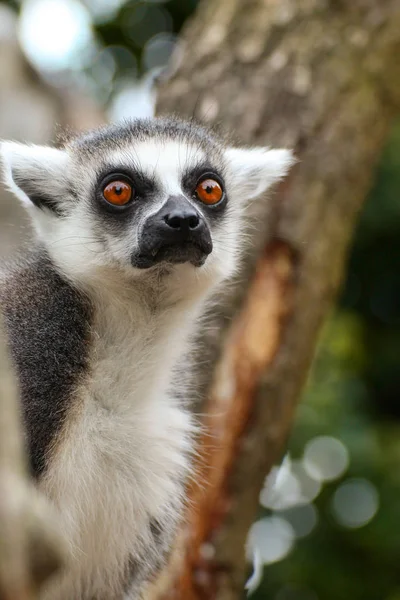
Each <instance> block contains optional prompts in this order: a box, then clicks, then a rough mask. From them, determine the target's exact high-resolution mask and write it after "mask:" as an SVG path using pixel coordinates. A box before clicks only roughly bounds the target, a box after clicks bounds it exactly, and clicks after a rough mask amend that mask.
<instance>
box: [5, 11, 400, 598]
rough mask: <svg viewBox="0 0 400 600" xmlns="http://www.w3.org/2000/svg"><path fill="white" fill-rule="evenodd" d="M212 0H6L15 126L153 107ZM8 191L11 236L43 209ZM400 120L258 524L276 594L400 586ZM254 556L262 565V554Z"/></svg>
mask: <svg viewBox="0 0 400 600" xmlns="http://www.w3.org/2000/svg"><path fill="white" fill-rule="evenodd" d="M196 4H197V0H169V1H168V0H164V1H163V0H147V1H140V2H139V1H132V0H128V1H124V0H86V1H85V2H84V1H83V0H81V1H79V0H25V1H22V2H16V1H9V2H1V1H0V138H13V139H21V140H26V141H33V142H39V143H42V142H47V141H49V140H51V139H54V136H56V135H57V131H58V129H57V127H62V128H64V127H66V126H68V125H69V126H71V127H77V128H79V127H87V126H91V125H95V124H97V123H98V122H101V121H102V120H109V119H112V120H117V119H121V118H124V117H129V116H148V115H151V114H152V112H153V105H154V94H153V91H152V82H153V81H154V79H155V78H156V77H158V76H160V74H161V75H162V72H163V69H164V68H165V67H166V65H167V64H168V61H169V58H170V56H171V54H172V52H173V51H175V59H178V60H179V54H178V50H177V49H176V39H177V35H178V34H179V31H180V29H181V27H182V26H183V24H184V23H185V20H186V19H187V18H188V17H189V16H190V15H191V13H192V12H193V10H194V9H195V7H196ZM15 206H16V205H15V203H14V201H13V200H11V198H10V196H9V195H6V194H5V192H4V190H2V191H0V252H1V253H2V254H3V255H4V254H11V253H12V252H13V251H14V249H15V247H16V246H17V245H18V244H19V243H20V240H21V239H22V238H23V237H24V236H25V235H26V233H27V228H28V225H27V224H26V222H25V221H24V217H23V216H22V214H21V212H20V211H19V210H18V209H17V208H16V207H15ZM399 465H400V123H393V129H392V132H391V135H390V137H389V139H388V140H387V145H386V148H385V150H384V153H383V155H382V159H381V164H380V168H379V170H378V173H377V176H376V181H375V185H374V187H373V189H372V191H371V193H370V195H369V197H368V199H367V202H366V204H365V207H364V211H363V213H362V215H361V219H360V224H359V227H358V230H357V232H356V236H355V239H354V243H353V247H352V251H351V255H350V258H349V263H348V270H347V277H346V281H345V284H344V288H343V292H342V295H341V297H340V299H339V301H338V303H337V306H336V308H335V310H334V311H333V313H332V315H331V318H330V320H329V322H328V323H327V324H326V327H325V330H324V333H323V336H322V339H321V342H320V346H319V351H318V355H317V358H316V361H315V365H314V369H313V372H312V374H311V377H310V379H309V382H308V385H307V388H306V391H305V394H304V398H303V401H302V403H301V405H300V407H299V409H298V412H297V418H296V422H295V426H294V429H293V432H292V436H291V439H290V443H289V448H288V454H287V455H286V458H285V460H284V463H283V465H282V466H281V467H280V468H279V469H278V468H277V469H276V470H275V472H273V473H271V475H270V476H269V478H268V479H267V481H266V483H265V489H264V490H263V492H262V493H261V496H260V516H259V520H258V521H257V522H256V523H255V524H254V526H253V528H252V530H251V531H250V533H249V542H248V557H249V564H253V566H254V568H255V571H254V573H253V575H252V577H251V579H250V580H249V583H248V586H249V588H250V591H251V593H252V594H253V598H254V599H255V600H261V599H263V598H268V599H270V600H338V599H340V600H346V599H350V598H351V599H352V600H400V568H399V563H398V560H399V556H400V527H399V523H400V468H399ZM249 572H251V568H250V567H249Z"/></svg>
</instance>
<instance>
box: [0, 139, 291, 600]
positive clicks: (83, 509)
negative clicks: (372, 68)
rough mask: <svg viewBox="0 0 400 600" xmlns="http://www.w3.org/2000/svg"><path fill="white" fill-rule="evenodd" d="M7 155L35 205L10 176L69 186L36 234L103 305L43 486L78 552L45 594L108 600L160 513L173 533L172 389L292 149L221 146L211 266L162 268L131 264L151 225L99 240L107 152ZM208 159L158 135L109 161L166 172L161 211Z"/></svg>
mask: <svg viewBox="0 0 400 600" xmlns="http://www.w3.org/2000/svg"><path fill="white" fill-rule="evenodd" d="M1 151H2V154H3V158H4V159H5V164H6V178H7V182H8V185H9V186H10V187H11V188H12V189H13V190H14V191H15V192H16V195H17V196H18V197H19V198H20V199H22V200H23V201H24V202H26V201H27V200H28V197H27V195H26V194H25V193H24V192H22V191H21V190H18V189H15V184H14V182H13V173H14V174H15V173H16V172H18V171H19V170H23V171H24V173H25V174H30V175H31V176H32V177H31V179H32V184H33V185H34V183H35V182H38V183H39V184H40V185H44V186H45V187H46V191H47V192H48V191H49V190H50V189H51V186H52V185H54V189H55V190H57V191H58V192H59V190H60V188H64V189H65V193H64V195H63V194H62V193H59V196H60V202H63V203H64V206H65V207H68V211H67V215H66V216H65V217H63V218H62V219H60V218H59V217H57V215H56V214H53V213H52V212H51V211H49V210H40V209H37V208H36V207H35V208H34V211H33V213H34V214H33V216H34V222H35V226H36V230H37V233H38V236H39V237H40V239H41V240H42V241H43V242H44V244H45V245H46V248H47V250H48V252H49V254H50V255H51V257H52V258H53V260H54V262H55V263H56V265H57V266H58V268H59V270H61V272H62V273H64V275H65V276H66V277H67V278H68V279H70V280H71V281H73V282H74V284H75V285H76V286H78V287H79V288H80V289H82V290H83V291H84V292H85V293H86V294H87V295H88V296H89V297H90V298H91V300H92V302H93V304H94V307H95V319H94V324H93V330H92V338H93V346H92V351H91V357H90V358H91V374H90V377H89V378H88V379H86V380H85V382H84V383H82V384H81V385H80V387H79V388H78V389H77V390H76V397H77V406H76V410H75V412H74V414H73V415H70V416H69V422H68V425H67V427H66V429H65V431H64V435H63V439H62V440H61V441H60V442H59V444H58V448H57V452H56V454H55V456H56V458H55V459H54V460H53V462H52V464H51V465H50V468H49V469H48V471H47V473H46V476H45V478H44V479H43V482H42V486H43V488H44V490H45V491H46V493H47V494H48V495H49V496H50V497H51V498H52V499H53V501H54V503H55V504H56V505H57V506H58V507H59V508H60V514H61V515H62V522H63V528H64V530H65V533H66V535H67V537H68V539H69V542H70V547H71V552H72V555H73V558H72V563H71V567H70V570H69V571H68V573H67V574H66V576H65V578H64V579H63V580H62V581H61V583H60V582H55V584H53V585H50V587H49V589H48V591H47V593H46V595H45V598H46V600H78V599H79V600H80V599H81V598H85V600H86V597H87V596H86V593H87V591H86V588H85V582H86V584H87V581H90V582H91V588H90V594H89V595H88V597H90V598H91V597H96V594H97V595H98V598H99V600H103V598H105V597H107V594H108V598H109V600H113V594H114V591H116V589H117V585H118V578H119V575H121V569H122V568H123V566H124V565H125V564H126V561H127V559H128V557H129V555H133V556H134V557H138V558H140V559H141V560H142V561H144V562H145V560H146V556H147V555H148V556H149V560H150V558H151V556H150V555H151V552H154V551H155V550H154V548H153V546H154V542H153V540H152V539H150V536H149V532H148V523H149V519H151V518H156V519H159V520H160V521H162V522H163V523H164V524H166V527H167V529H168V527H170V529H171V535H172V532H173V530H174V528H175V525H176V523H177V521H178V520H179V517H180V512H181V510H182V506H183V502H184V497H183V494H184V481H185V479H186V477H187V476H188V474H189V472H190V460H189V457H190V452H191V450H192V447H193V441H192V435H193V431H194V427H193V423H192V421H191V418H190V416H189V414H188V413H187V412H186V409H185V408H184V407H183V406H182V405H181V404H180V403H179V402H178V401H177V400H176V397H175V395H174V394H173V393H172V391H171V386H172V384H174V383H176V381H175V379H176V377H177V375H176V373H177V372H179V371H177V367H179V366H181V365H184V364H185V360H186V359H187V352H188V344H189V342H190V339H191V337H192V334H193V333H194V331H195V329H196V327H197V326H198V323H199V318H200V315H201V313H202V311H203V309H204V305H205V303H206V301H207V299H208V298H209V297H210V294H211V293H212V292H213V291H214V290H215V289H216V286H218V285H219V284H220V283H221V282H222V281H224V280H226V279H227V278H229V277H230V276H231V275H232V273H233V272H234V270H235V268H236V265H237V260H238V256H239V254H240V250H241V249H242V246H243V231H244V229H245V228H244V224H243V221H244V215H245V202H244V201H245V200H248V199H250V198H252V197H254V196H256V195H259V194H261V193H262V192H264V191H265V190H266V189H267V188H268V187H270V186H271V185H272V183H274V181H276V180H277V179H279V178H281V177H282V176H283V175H284V174H285V172H286V171H287V169H288V168H289V166H290V165H291V164H292V162H293V159H292V157H291V154H290V152H289V151H286V150H268V149H264V148H256V149H251V150H239V149H232V148H230V149H226V150H223V152H221V155H220V156H219V161H220V162H222V164H220V165H218V167H219V168H221V169H222V171H223V172H224V176H225V179H226V186H227V190H228V196H229V203H228V207H227V210H226V213H225V215H224V217H223V219H222V220H220V221H218V223H216V224H213V223H211V226H210V227H211V234H212V239H213V252H212V254H211V255H210V256H209V257H208V258H207V260H206V262H205V264H204V265H203V266H202V267H199V268H195V267H193V266H192V265H190V264H189V263H187V264H182V265H174V266H173V267H171V266H170V267H168V268H167V270H166V271H164V272H163V273H162V274H161V271H159V270H158V269H154V270H152V269H150V270H149V271H148V272H147V271H146V272H143V271H140V270H135V269H133V268H132V267H131V264H130V256H131V253H132V248H135V245H137V243H138V236H139V235H140V232H141V227H142V225H143V224H142V223H140V222H139V223H135V224H134V226H133V227H132V230H130V231H128V232H127V233H125V234H124V236H123V237H118V236H116V235H112V234H107V235H106V236H105V237H102V236H99V235H98V234H97V229H96V227H97V228H98V226H99V224H98V223H97V224H96V222H94V220H93V214H92V213H91V211H90V210H88V207H89V202H90V193H91V192H90V190H91V189H93V183H94V181H95V179H96V176H97V170H98V167H99V164H98V163H99V162H100V163H101V162H102V161H104V160H105V158H104V156H103V155H101V156H88V157H87V163H86V164H84V165H82V162H81V161H79V160H75V157H74V156H73V153H72V154H71V151H70V150H67V151H65V152H62V151H56V150H50V149H49V150H48V151H44V150H43V149H36V150H35V149H34V148H33V147H29V148H26V149H25V150H23V147H21V146H16V145H15V144H2V146H1ZM205 158H207V159H208V158H209V157H206V156H205V155H204V151H203V150H201V149H200V148H199V147H198V146H197V145H192V144H190V143H188V142H184V141H171V140H169V141H168V140H167V141H162V140H161V141H160V140H159V139H155V140H150V141H145V142H143V141H140V142H138V143H136V144H135V145H134V146H133V145H131V146H129V145H126V146H125V147H121V148H119V149H118V150H111V149H110V152H109V153H108V154H107V157H106V159H107V165H108V166H110V167H112V165H114V164H115V166H120V165H121V163H122V164H125V165H127V166H128V167H129V166H138V164H139V165H140V168H141V169H142V170H143V171H145V172H147V173H148V174H150V175H154V176H155V177H156V178H157V180H158V182H159V183H160V186H161V192H160V194H159V197H158V199H157V203H156V205H154V204H153V205H152V208H151V210H153V211H155V210H158V208H160V206H162V204H164V202H166V201H167V199H168V197H169V196H171V195H176V194H183V193H184V192H183V190H182V188H181V177H182V173H183V172H184V170H185V168H187V167H188V166H195V165H196V164H198V163H199V162H201V161H203V160H204V159H205ZM49 177H50V178H51V182H50V181H49V179H48V178H49ZM46 178H47V180H46ZM68 178H69V180H70V181H72V182H74V183H76V182H79V195H80V198H79V202H76V201H75V202H73V199H72V198H69V197H68V191H67V186H66V180H67V179H68ZM187 200H188V202H193V200H192V199H191V198H187ZM196 206H197V208H198V210H200V211H202V210H203V209H202V207H201V206H199V205H196ZM147 217H148V214H146V218H147ZM178 383H179V382H178ZM152 558H154V556H153V557H152ZM110 573H112V576H111V575H110ZM105 591H106V595H104V594H105ZM115 593H116V592H115ZM135 593H136V592H135V591H132V595H131V596H130V597H132V598H136V597H137V596H136V595H135Z"/></svg>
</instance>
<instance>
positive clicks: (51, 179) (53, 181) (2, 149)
mask: <svg viewBox="0 0 400 600" xmlns="http://www.w3.org/2000/svg"><path fill="white" fill-rule="evenodd" d="M0 155H1V156H2V158H3V165H4V180H5V183H6V185H7V186H8V188H9V189H10V191H12V192H13V193H14V194H15V195H16V196H17V198H19V199H20V200H21V201H22V202H23V203H24V204H25V205H26V207H27V208H28V209H29V208H31V207H32V202H31V200H30V199H29V197H28V196H27V194H26V193H25V192H24V191H23V190H22V189H21V188H20V187H18V185H16V183H15V181H14V178H13V172H14V173H15V172H17V173H21V174H23V175H25V174H26V176H27V178H28V179H30V180H31V181H32V183H33V184H34V185H36V186H37V188H38V189H39V190H41V191H46V192H48V193H49V194H52V195H54V196H57V195H59V194H60V195H62V194H63V193H64V190H65V183H66V177H67V174H68V162H69V157H68V155H67V153H66V152H64V151H62V150H56V149H55V148H49V147H48V146H35V145H29V146H27V145H25V144H19V143H17V142H2V143H1V144H0Z"/></svg>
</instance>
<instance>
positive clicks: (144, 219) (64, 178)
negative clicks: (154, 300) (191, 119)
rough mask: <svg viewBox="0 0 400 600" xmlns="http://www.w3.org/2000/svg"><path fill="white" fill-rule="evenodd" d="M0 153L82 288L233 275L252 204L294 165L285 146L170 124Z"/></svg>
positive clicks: (119, 128) (132, 126)
mask: <svg viewBox="0 0 400 600" xmlns="http://www.w3.org/2000/svg"><path fill="white" fill-rule="evenodd" d="M1 154H2V158H3V163H4V167H5V177H6V183H7V184H8V185H9V187H10V188H11V190H12V191H13V192H14V193H15V194H16V196H18V197H19V198H20V199H21V200H22V201H23V202H24V204H25V205H26V206H27V208H28V210H29V211H30V213H31V215H32V218H33V222H34V225H35V228H36V231H37V234H38V236H39V238H40V240H41V242H42V243H43V244H44V245H45V247H46V249H47V251H48V253H49V254H50V256H51V257H52V259H53V260H54V262H55V263H56V264H57V266H58V267H59V268H60V269H61V271H62V272H64V273H65V274H66V275H67V276H69V277H70V278H71V279H73V280H77V281H81V282H84V280H85V279H90V278H91V277H94V276H95V274H98V273H103V275H104V273H105V272H106V271H107V270H110V269H111V270H112V271H113V272H114V273H121V276H123V277H130V278H132V277H146V276H147V277H149V274H154V273H157V274H158V276H159V275H160V274H164V275H165V276H167V275H168V273H173V272H176V271H177V270H179V269H181V270H182V269H185V272H186V273H190V272H192V273H194V274H195V276H196V279H198V278H199V277H200V276H201V273H207V274H208V275H210V273H211V274H212V276H211V278H212V279H214V280H215V281H217V280H221V279H223V278H225V277H226V276H229V275H230V274H231V272H232V270H233V269H234V267H235V264H236V256H237V252H238V250H239V249H240V246H241V234H242V232H243V228H244V222H245V219H244V217H245V213H246V209H247V207H248V202H249V201H250V200H251V199H252V198H254V197H256V196H258V195H260V194H262V193H263V192H264V191H265V190H266V189H267V188H268V187H270V186H271V185H272V184H273V183H274V182H275V181H277V180H278V179H280V178H281V177H283V176H284V175H285V173H286V172H287V170H288V168H289V167H290V165H291V164H292V162H293V160H292V155H291V153H290V151H288V150H269V149H268V148H253V149H237V148H232V147H229V146H227V145H226V144H225V143H223V142H222V141H221V140H219V139H218V138H217V137H215V136H214V135H213V134H212V133H211V132H209V131H207V130H205V129H203V128H202V127H200V126H198V125H194V124H193V123H187V122H183V121H177V120H170V119H168V120H167V119H154V120H136V121H132V122H127V123H124V124H119V125H111V126H108V127H105V128H102V129H99V130H96V131H94V132H91V133H88V134H85V135H83V136H81V137H78V138H77V139H75V140H73V141H72V142H70V143H67V144H66V145H65V147H63V148H62V149H55V148H50V147H42V146H27V145H23V144H17V143H13V142H3V143H2V145H1Z"/></svg>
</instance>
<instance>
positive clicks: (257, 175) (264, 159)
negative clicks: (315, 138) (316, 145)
mask: <svg viewBox="0 0 400 600" xmlns="http://www.w3.org/2000/svg"><path fill="white" fill-rule="evenodd" d="M225 155H226V158H227V160H228V165H229V176H230V179H231V185H232V187H233V188H234V190H235V192H236V193H240V194H241V195H242V197H243V199H245V200H251V199H253V198H256V197H257V196H260V194H262V193H263V192H265V190H266V189H268V188H269V187H271V185H273V184H274V183H276V182H277V181H278V180H279V179H282V178H283V177H284V176H285V175H286V174H287V172H288V170H289V169H290V167H291V166H292V165H293V164H294V162H295V160H294V158H293V153H292V152H291V151H290V150H286V149H284V148H281V149H278V150H270V149H269V148H262V147H258V148H257V147H256V148H249V149H248V148H228V149H227V150H226V152H225Z"/></svg>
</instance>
